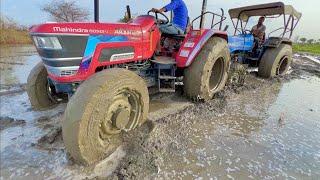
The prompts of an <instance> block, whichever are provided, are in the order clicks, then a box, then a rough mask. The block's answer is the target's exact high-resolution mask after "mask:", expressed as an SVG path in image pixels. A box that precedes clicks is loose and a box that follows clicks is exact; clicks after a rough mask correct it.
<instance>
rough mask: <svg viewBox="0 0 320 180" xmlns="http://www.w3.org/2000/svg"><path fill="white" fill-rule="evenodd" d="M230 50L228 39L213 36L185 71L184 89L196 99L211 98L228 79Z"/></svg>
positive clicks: (189, 95)
mask: <svg viewBox="0 0 320 180" xmlns="http://www.w3.org/2000/svg"><path fill="white" fill-rule="evenodd" d="M229 66H230V52H229V48H228V44H227V41H226V40H225V39H223V38H220V37H212V38H211V39H209V40H208V42H207V43H206V44H205V45H204V46H203V48H202V50H201V51H200V53H199V54H198V56H197V57H196V58H195V60H194V62H193V63H192V64H191V65H190V66H189V67H188V68H186V69H185V71H184V91H185V93H186V95H187V96H188V97H190V98H192V99H194V100H199V99H200V100H201V99H202V100H205V101H206V100H210V99H212V98H213V95H214V94H215V93H217V92H219V91H221V90H222V89H223V88H224V86H225V84H226V82H227V79H228V71H229Z"/></svg>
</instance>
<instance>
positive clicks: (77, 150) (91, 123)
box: [62, 68, 149, 165]
mask: <svg viewBox="0 0 320 180" xmlns="http://www.w3.org/2000/svg"><path fill="white" fill-rule="evenodd" d="M126 106H127V107H126ZM126 108H127V109H126ZM122 112H124V113H122ZM148 112H149V94H148V88H147V86H146V83H145V81H144V80H143V79H142V78H141V77H139V76H138V75H137V74H136V73H134V72H131V71H128V70H125V69H118V68H115V69H110V70H105V71H101V72H99V73H96V74H95V75H93V76H92V77H91V78H90V79H88V80H86V81H85V82H83V83H82V84H81V85H80V87H79V88H78V89H77V91H76V93H75V94H74V95H73V96H72V98H71V99H70V101H69V103H68V105H67V108H66V111H65V114H64V118H63V122H62V134H63V141H64V143H65V146H66V150H67V152H69V153H70V155H71V157H72V158H73V159H74V160H75V161H76V162H78V163H80V164H85V165H89V164H93V163H95V162H97V161H99V160H101V159H103V158H105V157H107V156H109V155H110V154H111V153H112V152H114V150H115V149H116V148H117V147H118V146H119V145H120V144H121V142H122V132H124V131H129V130H131V129H134V128H135V127H137V126H140V125H142V124H143V123H144V122H145V121H146V118H147V115H148ZM120 114H121V115H120ZM123 114H124V115H123ZM122 117H125V118H122ZM121 118H122V119H121ZM118 119H120V120H119V121H118ZM120 121H122V122H125V123H122V128H123V129H122V130H120V129H121V128H118V126H121V124H120V123H119V124H120V125H117V123H118V122H120ZM126 123H127V124H126ZM124 124H125V125H124Z"/></svg>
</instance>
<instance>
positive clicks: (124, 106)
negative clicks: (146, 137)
mask: <svg viewBox="0 0 320 180" xmlns="http://www.w3.org/2000/svg"><path fill="white" fill-rule="evenodd" d="M141 113H142V105H141V101H140V95H139V94H138V93H136V92H135V91H130V90H127V89H125V90H122V91H120V92H119V93H117V95H116V96H114V98H113V100H112V103H111V104H110V106H109V108H108V110H107V111H106V114H105V116H104V117H105V118H104V119H103V120H102V121H101V122H100V131H99V136H100V138H101V140H102V141H105V140H107V139H108V138H109V137H110V136H112V135H116V134H119V133H121V131H126V132H127V131H130V130H132V129H134V128H135V127H137V125H138V124H139V119H140V117H141Z"/></svg>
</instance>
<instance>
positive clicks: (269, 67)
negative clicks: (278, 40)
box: [258, 44, 292, 78]
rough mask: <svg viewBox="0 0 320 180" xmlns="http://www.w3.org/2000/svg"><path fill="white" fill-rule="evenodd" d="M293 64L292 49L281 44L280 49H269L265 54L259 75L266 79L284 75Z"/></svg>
mask: <svg viewBox="0 0 320 180" xmlns="http://www.w3.org/2000/svg"><path fill="white" fill-rule="evenodd" d="M291 63H292V47H291V46H290V45H288V44H280V46H279V47H278V48H269V49H267V50H266V51H265V53H264V54H263V56H262V58H261V61H260V64H259V69H258V74H259V76H261V77H264V78H272V77H275V76H278V75H284V74H285V73H286V72H287V71H288V69H289V67H290V65H291Z"/></svg>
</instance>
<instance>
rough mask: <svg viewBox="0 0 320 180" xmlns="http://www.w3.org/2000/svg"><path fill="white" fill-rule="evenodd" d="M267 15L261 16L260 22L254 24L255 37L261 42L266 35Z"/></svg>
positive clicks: (252, 31)
mask: <svg viewBox="0 0 320 180" xmlns="http://www.w3.org/2000/svg"><path fill="white" fill-rule="evenodd" d="M264 20H265V17H263V16H262V17H260V18H259V21H258V24H257V25H255V26H253V27H252V29H251V33H252V35H253V36H254V37H255V38H258V39H259V41H260V42H262V41H263V40H264V35H265V31H266V26H265V25H263V23H264Z"/></svg>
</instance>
